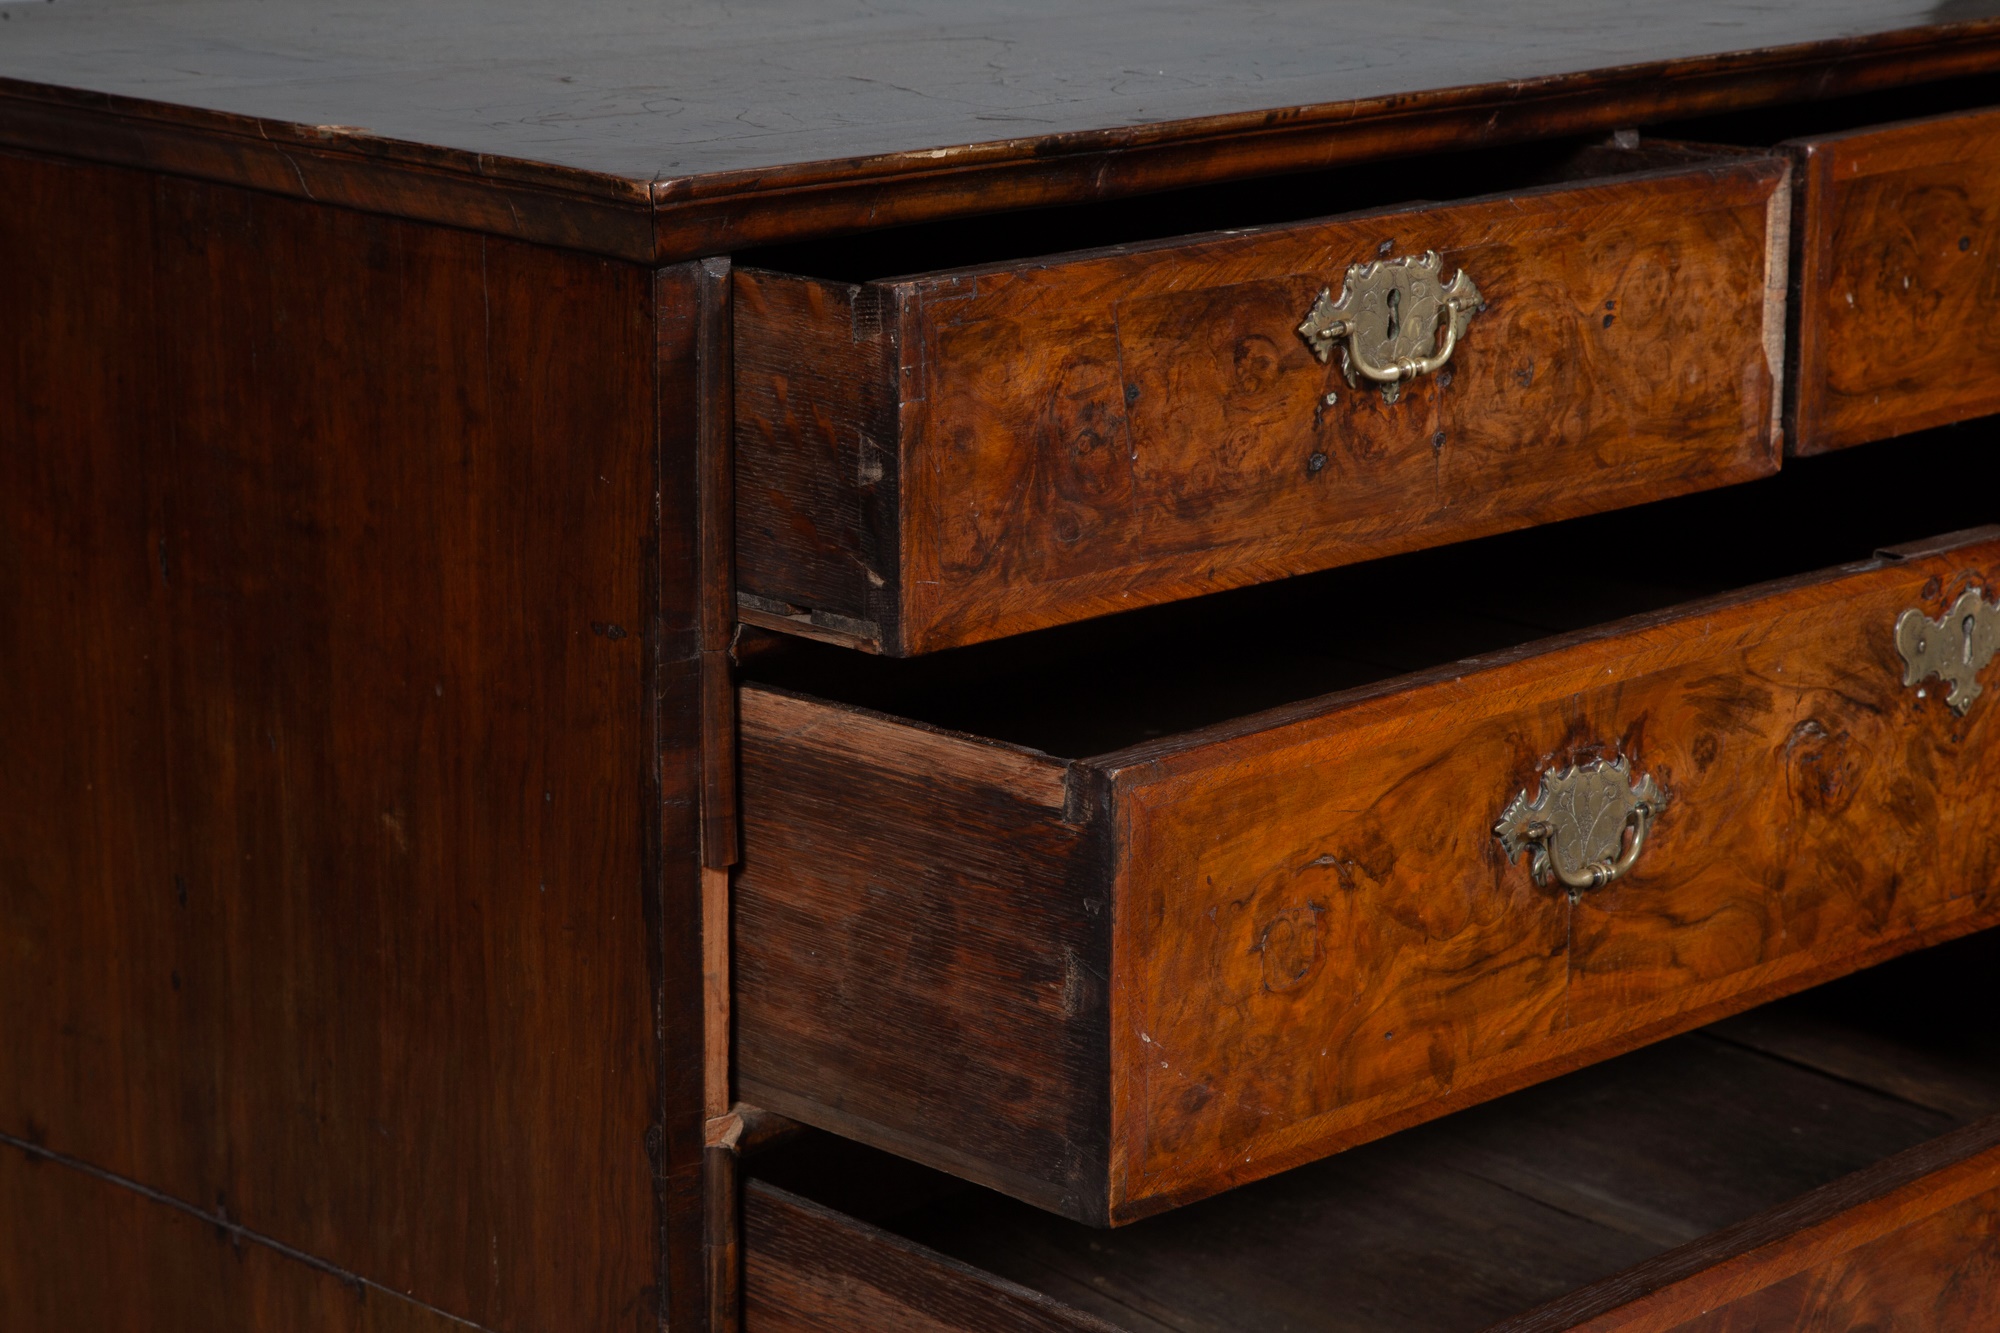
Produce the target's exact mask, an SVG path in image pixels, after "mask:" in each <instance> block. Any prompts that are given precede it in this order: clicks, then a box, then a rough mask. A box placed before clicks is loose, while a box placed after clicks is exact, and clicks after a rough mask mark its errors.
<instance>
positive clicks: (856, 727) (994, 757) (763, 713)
mask: <svg viewBox="0 0 2000 1333" xmlns="http://www.w3.org/2000/svg"><path fill="white" fill-rule="evenodd" d="M738 697H739V699H740V701H741V710H740V717H741V719H742V729H743V730H742V734H743V739H744V742H745V743H746V744H751V743H757V742H763V743H768V744H776V745H783V746H787V747H801V746H808V747H813V748H817V749H820V750H824V751H829V752H833V753H839V754H847V755H854V756H859V757H860V758H861V759H863V760H864V761H865V762H866V763H868V764H869V765H870V766H872V767H876V768H882V769H888V770H893V771H896V772H903V773H909V774H946V775H949V776H951V777H954V778H959V779H962V780H965V781H969V782H973V783H977V784H980V785H983V786H987V787H992V788H995V789H998V790H1000V791H1004V792H1006V793H1007V794H1009V795H1011V796H1014V797H1016V798H1018V799H1020V800H1023V801H1027V802H1030V803H1032V804H1034V805H1036V806H1039V807H1041V808H1043V809H1049V810H1055V811H1058V812H1060V811H1065V810H1067V809H1068V808H1069V796H1068V794H1069V786H1070V770H1071V767H1072V765H1071V764H1070V763H1069V762H1068V761H1067V760H1063V759H1058V758H1056V757H1054V756H1053V755H1049V754H1045V753H1043V752H1042V751H1040V750H1035V749H1030V748H1029V747H1027V746H1025V745H1014V744H1011V743H1010V742H1007V741H998V740H991V739H988V738H986V737H983V736H974V735H970V734H968V733H966V732H962V731H951V730H948V729H946V728H944V727H934V726H932V725H930V724H929V723H926V722H917V721H912V720H910V719H908V718H900V717H895V716H892V715H890V714H888V713H879V712H876V711H874V710H873V709H867V708H858V707H855V706H853V705H849V704H837V703H829V702H827V701H825V700H822V699H816V698H814V697H813V696H811V695H809V694H801V693H797V692H795V691H792V690H785V689H780V688H778V687H777V686H775V685H762V684H756V683H747V684H745V685H743V686H742V687H741V688H740V690H739V692H738ZM774 1109H780V1110H781V1109H783V1108H774Z"/></svg>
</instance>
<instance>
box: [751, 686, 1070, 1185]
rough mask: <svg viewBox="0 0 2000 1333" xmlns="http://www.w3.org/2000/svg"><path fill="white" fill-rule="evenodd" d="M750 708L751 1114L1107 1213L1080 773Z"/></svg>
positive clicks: (873, 719)
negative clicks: (762, 1110)
mask: <svg viewBox="0 0 2000 1333" xmlns="http://www.w3.org/2000/svg"><path fill="white" fill-rule="evenodd" d="M742 699H743V741H742V753H743V820H744V834H745V836H744V846H745V854H744V858H743V863H742V866H741V869H740V870H739V872H738V875H737V880H736V885H735V894H734V902H735V946H736V954H735V957H736V987H737V991H736V1043H737V1046H736V1049H737V1078H738V1091H739V1094H740V1095H741V1096H742V1097H743V1098H744V1099H745V1100H747V1101H749V1102H751V1103H753V1104H755V1105H758V1106H762V1107H766V1108H769V1109H771V1110H775V1111H779V1112H781V1113H783V1114H786V1115H789V1116H792V1117H794V1118H796V1119H799V1120H803V1121H806V1122H808V1123H810V1124H815V1125H819V1126H821V1127H822V1128H825V1129H830V1130H833V1131H834V1132H836V1133H841V1134H845V1135H847V1136H849V1137H851V1138H857V1139H861V1140H863V1141H865V1142H869V1143H873V1144H876V1145H878V1146H881V1147H885V1148H888V1149H890V1150H892V1151H895V1152H899V1153H903V1154H904V1155H906V1156H909V1157H912V1158H915V1159H916V1160H918V1161H921V1162H924V1163H927V1164H929V1165H932V1166H936V1167H938V1168H940V1169H942V1170H946V1171H950V1172H952V1173H954V1174H957V1175H960V1176H963V1177H965V1178H967V1179H971V1180H975V1181H978V1182H980V1183H982V1184H987V1185H991V1186H993V1187H994V1188H996V1189H1000V1190H1003V1191H1005V1192H1007V1193H1010V1194H1013V1195H1016V1196H1017V1197H1019V1198H1023V1199H1026V1200H1028V1201H1029V1202H1031V1203H1036V1204H1039V1205H1041V1206H1043V1207H1047V1208H1051V1209H1055V1210H1056V1211H1060V1212H1064V1213H1068V1214H1070V1215H1072V1216H1077V1217H1082V1218H1086V1219H1089V1218H1093V1217H1101V1216H1102V1214H1103V1195H1104V1179H1105V1167H1104V1162H1103V1151H1104V1147H1103V1145H1104V1141H1105V1137H1106V1123H1107V1112H1106V1110H1105V1107H1106V1099H1107V1096H1108V1081H1109V1068H1108V1057H1107V1055H1106V1024H1105V1014H1106V1005H1105V1000H1104V986H1105V967H1106V959H1105V954H1106V951H1107V947H1108V945H1107V936H1108V933H1109V926H1108V917H1109V910H1108V905H1107V904H1106V902H1105V901H1104V893H1103V890H1102V889H1101V888H1098V887H1094V886H1096V885H1098V884H1099V883H1101V877H1100V876H1099V875H1098V873H1097V872H1096V861H1095V858H1094V854H1093V848H1092V846H1091V844H1090V840H1089V839H1088V837H1087V836H1086V831H1085V830H1084V829H1083V828H1081V827H1079V826H1078V825H1075V824H1071V823H1068V822H1065V819H1064V809H1065V795H1066V787H1065V777H1066V772H1067V768H1066V765H1064V764H1062V763H1060V762H1059V761H1057V760H1054V759H1050V758H1048V757H1046V756H1042V755H1036V754H1031V753H1027V752H1023V751H1018V750H1014V749H1010V748H1008V747H1003V746H997V745H989V744H984V743H980V742H976V741H972V740H969V739H965V738H961V737H956V736H951V735H946V734H941V733H937V732H932V731H927V730H924V729H922V728H919V727H915V726H910V725H906V724H902V723H898V722H895V721H892V720H889V719H886V718H881V717H878V716H874V715H870V714H864V713H859V712H857V711H854V710H849V709H844V708H840V707H838V706H835V705H829V704H823V703H819V702H817V701H813V700H806V699H801V698H797V697H794V696H789V695H783V694H779V693H776V692H773V691H769V690H763V689H757V688H747V689H745V690H744V691H743V695H742Z"/></svg>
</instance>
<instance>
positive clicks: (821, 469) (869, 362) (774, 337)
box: [734, 269, 901, 641]
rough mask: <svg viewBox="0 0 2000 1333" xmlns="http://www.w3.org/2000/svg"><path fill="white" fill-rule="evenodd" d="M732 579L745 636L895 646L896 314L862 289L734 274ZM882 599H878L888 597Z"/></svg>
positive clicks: (872, 292) (871, 292) (747, 272)
mask: <svg viewBox="0 0 2000 1333" xmlns="http://www.w3.org/2000/svg"><path fill="white" fill-rule="evenodd" d="M734 286H735V306H736V311H735V329H736V331H735V358H736V388H735V394H736V405H735V411H736V425H735V438H736V525H737V539H736V578H737V586H738V587H739V588H740V589H741V590H742V591H743V592H744V593H746V594H749V596H748V597H747V598H746V599H745V601H744V604H743V605H742V607H741V608H740V611H741V614H742V615H743V616H744V618H745V619H746V620H749V621H751V622H752V623H756V624H763V625H768V626H772V627H774V628H781V629H788V630H792V631H794V632H798V633H807V634H811V633H814V632H815V631H817V632H818V633H819V634H820V635H822V636H827V637H834V638H836V639H841V638H852V637H861V638H865V639H868V640H871V641H872V640H875V639H879V638H880V636H881V635H882V634H883V633H884V632H885V630H884V628H883V622H884V621H885V620H886V621H887V622H888V631H887V632H891V633H893V630H894V623H895V618H896V599H895V595H894V593H895V585H894V582H893V581H894V580H895V579H896V577H897V574H896V563H897V544H896V537H895V532H896V529H895V513H896V496H897V487H898V476H899V473H900V470H901V469H900V462H899V458H898V451H897V434H898V429H897V410H898V409H897V394H896V391H897V385H898V374H897V369H896V364H895V359H894V357H895V336H894V335H895V330H894V328H893V318H894V314H893V311H891V310H889V309H888V308H887V305H886V303H885V302H884V301H883V299H882V295H881V293H880V292H878V291H876V290H875V289H873V288H867V287H854V286H849V285H846V284H843V283H830V282H815V281H812V280H810V279H803V278H789V277H786V276H784V275H782V274H775V273H758V272H755V271H750V270H742V269H739V270H737V271H736V273H735V275H734ZM885 590H886V591H885Z"/></svg>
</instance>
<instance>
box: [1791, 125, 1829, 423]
mask: <svg viewBox="0 0 2000 1333" xmlns="http://www.w3.org/2000/svg"><path fill="white" fill-rule="evenodd" d="M1785 148H1786V150H1787V151H1788V152H1790V153H1791V154H1792V220H1793V227H1792V254H1791V279H1790V282H1789V286H1790V289H1791V308H1790V310H1789V312H1788V313H1787V316H1786V331H1787V332H1788V333H1789V334H1790V336H1791V346H1790V348H1789V349H1788V350H1787V353H1786V355H1787V357H1788V358H1789V360H1790V364H1789V365H1788V366H1787V370H1788V372H1789V374H1788V376H1787V380H1786V385H1785V453H1786V455H1787V456H1789V457H1793V458H1807V457H1811V456H1812V455H1814V454H1820V453H1825V452H1826V451H1827V449H1828V447H1829V446H1827V445H1826V444H1825V443H1823V442H1822V441H1821V439H1820V418H1821V417H1822V416H1823V415H1824V413H1825V401H1824V399H1825V395H1824V393H1823V392H1822V386H1823V384H1824V383H1825V379H1826V359H1825V352H1824V351H1823V350H1822V348H1821V346H1820V344H1821V338H1820V328H1821V325H1822V323H1823V321H1824V320H1825V318H1826V315H1825V305H1826V290H1825V288H1826V283H1825V279H1824V276H1823V275H1824V274H1825V272H1826V266H1827V264H1828V262H1829V261H1830V259H1831V255H1829V254H1828V251H1829V250H1830V249H1831V248H1832V244H1833V237H1832V234H1831V231H1830V230H1829V228H1827V227H1826V226H1825V225H1824V224H1823V223H1822V221H1821V216H1822V214H1823V213H1824V211H1825V209H1826V200H1827V194H1828V191H1829V189H1830V188H1831V185H1832V182H1831V180H1830V179H1829V175H1828V161H1827V155H1826V153H1825V152H1824V151H1822V150H1820V149H1819V148H1817V147H1816V146H1814V145H1813V144H1810V143H1799V142H1793V143H1790V144H1787V145H1785Z"/></svg>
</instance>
